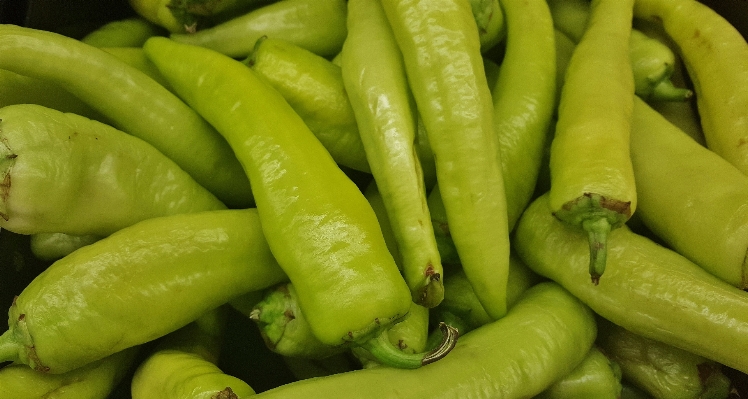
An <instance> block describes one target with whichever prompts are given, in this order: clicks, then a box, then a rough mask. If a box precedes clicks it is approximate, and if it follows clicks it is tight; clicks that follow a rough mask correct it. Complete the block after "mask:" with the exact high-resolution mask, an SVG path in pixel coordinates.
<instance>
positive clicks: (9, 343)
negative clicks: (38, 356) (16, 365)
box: [0, 330, 19, 363]
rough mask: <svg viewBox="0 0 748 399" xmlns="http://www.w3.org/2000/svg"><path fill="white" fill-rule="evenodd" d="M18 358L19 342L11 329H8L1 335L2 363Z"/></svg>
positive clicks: (0, 354)
mask: <svg viewBox="0 0 748 399" xmlns="http://www.w3.org/2000/svg"><path fill="white" fill-rule="evenodd" d="M18 360H19V358H18V344H17V343H16V341H15V340H14V339H13V335H12V332H11V330H8V331H6V332H5V333H3V335H0V363H2V362H16V361H18Z"/></svg>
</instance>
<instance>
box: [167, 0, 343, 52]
mask: <svg viewBox="0 0 748 399" xmlns="http://www.w3.org/2000/svg"><path fill="white" fill-rule="evenodd" d="M345 19H346V2H345V0H284V1H279V2H277V3H274V4H270V5H267V6H264V7H261V8H258V9H256V10H253V11H251V12H249V13H247V14H245V15H243V16H239V17H236V18H233V19H230V20H228V21H226V22H223V23H221V24H218V25H216V26H213V27H211V28H208V29H204V30H201V31H198V32H196V33H179V34H177V33H175V34H172V35H171V38H172V39H173V40H175V41H178V42H180V43H185V44H191V45H194V46H201V47H206V48H209V49H211V50H215V51H218V52H219V53H222V54H225V55H228V56H229V57H233V58H242V57H246V56H248V55H249V54H250V53H251V52H252V49H253V48H254V46H255V43H256V42H257V40H258V39H259V38H261V37H263V36H268V37H272V38H274V39H282V40H287V41H289V42H291V43H294V44H296V45H299V46H301V47H303V48H305V49H307V50H309V51H311V52H313V53H315V54H319V55H321V56H330V57H331V56H334V55H335V54H337V53H338V52H340V49H341V47H342V46H343V41H345V37H346V34H347V31H346V26H345Z"/></svg>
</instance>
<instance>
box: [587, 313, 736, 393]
mask: <svg viewBox="0 0 748 399" xmlns="http://www.w3.org/2000/svg"><path fill="white" fill-rule="evenodd" d="M598 326H599V332H598V336H597V342H598V345H600V348H601V349H602V350H603V351H604V352H605V354H606V355H608V356H609V357H610V359H611V360H612V361H614V362H616V363H617V364H618V365H619V366H620V367H621V370H622V372H623V377H624V378H625V379H626V380H627V381H629V382H631V383H632V384H633V385H635V386H637V387H639V388H641V389H643V390H644V391H645V392H647V393H649V394H650V395H651V396H652V397H654V398H658V399H676V398H677V399H688V398H693V399H697V398H698V399H725V398H727V397H728V394H729V391H730V380H729V379H728V378H727V377H726V376H725V375H724V374H722V372H721V371H720V365H719V364H718V363H715V362H713V361H710V360H707V359H705V358H703V357H701V356H697V355H694V354H692V353H689V352H687V351H684V350H682V349H678V348H675V347H673V346H670V345H667V344H664V343H662V342H658V341H655V340H651V339H648V338H644V337H642V336H640V335H637V334H634V333H632V332H630V331H627V330H626V329H624V328H622V327H619V326H617V325H615V324H613V323H611V322H609V321H606V320H600V321H599V322H598Z"/></svg>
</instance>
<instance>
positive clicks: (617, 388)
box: [535, 347, 621, 399]
mask: <svg viewBox="0 0 748 399" xmlns="http://www.w3.org/2000/svg"><path fill="white" fill-rule="evenodd" d="M620 396H621V369H620V368H619V367H618V365H617V364H615V363H613V362H611V360H610V359H609V358H608V357H607V356H606V355H605V354H603V352H601V351H600V350H599V349H597V348H596V347H593V348H592V349H590V352H589V353H588V354H587V357H585V358H584V360H582V363H580V364H579V365H578V366H577V367H576V368H575V369H574V370H573V371H572V372H571V373H569V374H568V375H566V376H565V377H563V378H561V379H560V380H559V381H556V382H555V383H554V384H553V385H551V386H550V387H549V388H548V389H546V390H545V391H543V393H541V394H540V395H538V396H536V397H535V398H536V399H619V398H620Z"/></svg>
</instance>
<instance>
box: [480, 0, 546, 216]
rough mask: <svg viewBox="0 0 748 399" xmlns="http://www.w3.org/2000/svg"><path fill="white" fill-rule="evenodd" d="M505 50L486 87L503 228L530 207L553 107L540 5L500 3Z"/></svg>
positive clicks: (538, 1)
mask: <svg viewBox="0 0 748 399" xmlns="http://www.w3.org/2000/svg"><path fill="white" fill-rule="evenodd" d="M500 3H501V7H502V9H503V10H504V20H505V24H506V29H507V35H506V50H505V53H504V59H503V61H502V63H501V68H500V70H499V76H498V80H497V82H496V84H495V85H494V86H493V87H491V93H492V98H493V106H494V119H493V121H494V122H493V126H494V131H495V133H496V135H497V136H498V138H499V148H500V149H501V163H502V170H503V174H502V175H503V176H504V189H505V191H506V197H507V200H506V204H507V214H508V216H507V218H508V224H509V229H510V230H512V229H513V228H514V224H515V223H516V222H517V219H519V216H520V215H521V214H522V211H523V210H524V209H525V207H526V206H527V204H528V203H529V202H530V198H531V197H532V195H533V192H534V190H535V185H536V182H537V177H538V174H539V171H540V165H541V160H542V158H543V149H544V148H545V143H546V140H547V138H548V135H547V131H548V129H549V127H550V124H551V117H552V115H553V113H554V110H555V105H556V103H555V102H556V49H555V44H554V33H553V20H552V19H551V13H550V11H549V9H548V4H547V3H546V2H545V1H544V0H533V1H517V0H501V1H500Z"/></svg>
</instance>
